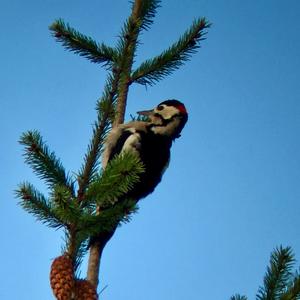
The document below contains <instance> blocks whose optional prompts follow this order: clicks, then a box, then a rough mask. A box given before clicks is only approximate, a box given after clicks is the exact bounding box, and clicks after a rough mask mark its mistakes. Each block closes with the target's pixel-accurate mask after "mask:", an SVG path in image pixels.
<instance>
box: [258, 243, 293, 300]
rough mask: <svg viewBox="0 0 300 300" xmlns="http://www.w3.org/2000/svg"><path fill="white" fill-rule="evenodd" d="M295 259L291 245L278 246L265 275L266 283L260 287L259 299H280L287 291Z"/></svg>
mask: <svg viewBox="0 0 300 300" xmlns="http://www.w3.org/2000/svg"><path fill="white" fill-rule="evenodd" d="M294 262H295V259H294V255H293V253H292V250H291V248H290V247H286V248H283V247H279V248H276V249H275V250H274V251H273V253H272V254H271V258H270V265H269V266H268V268H267V272H266V275H265V277H264V285H263V286H262V287H260V288H259V291H258V294H257V295H256V298H257V299H258V300H274V299H279V297H280V295H281V294H282V293H284V292H285V289H286V287H287V286H288V284H289V281H290V279H291V277H292V273H291V269H292V267H293V265H294Z"/></svg>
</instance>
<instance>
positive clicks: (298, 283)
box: [280, 272, 300, 300]
mask: <svg viewBox="0 0 300 300" xmlns="http://www.w3.org/2000/svg"><path fill="white" fill-rule="evenodd" d="M299 299H300V275H299V273H298V272H296V274H295V276H294V278H293V280H292V282H291V284H290V285H289V286H288V287H287V290H286V291H285V292H284V293H283V294H282V295H281V296H280V300H299Z"/></svg>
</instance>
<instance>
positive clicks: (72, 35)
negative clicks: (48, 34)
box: [49, 19, 117, 67]
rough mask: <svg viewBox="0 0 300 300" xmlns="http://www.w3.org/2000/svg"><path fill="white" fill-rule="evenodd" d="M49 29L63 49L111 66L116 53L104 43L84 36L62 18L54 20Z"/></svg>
mask: <svg viewBox="0 0 300 300" xmlns="http://www.w3.org/2000/svg"><path fill="white" fill-rule="evenodd" d="M49 29H50V30H51V31H52V32H53V35H54V37H55V38H56V40H57V41H58V42H60V43H62V45H63V46H64V48H65V49H67V50H69V51H72V52H74V53H76V54H79V55H80V56H83V57H85V58H87V59H88V60H90V61H91V62H93V63H97V64H104V65H105V66H109V67H111V66H112V64H113V62H114V60H115V59H116V56H117V53H116V51H115V50H114V49H113V48H112V47H109V46H107V45H105V44H104V43H101V44H100V43H97V42H96V41H94V40H93V39H92V38H91V37H88V36H85V35H83V34H81V33H80V32H78V31H76V30H75V29H74V28H72V27H70V26H69V25H68V24H65V22H64V21H63V20H62V19H59V20H57V21H55V22H54V23H53V24H52V25H51V26H50V27H49Z"/></svg>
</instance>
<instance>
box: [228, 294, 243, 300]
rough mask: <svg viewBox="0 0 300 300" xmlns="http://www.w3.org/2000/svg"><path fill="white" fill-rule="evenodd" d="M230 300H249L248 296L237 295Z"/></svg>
mask: <svg viewBox="0 0 300 300" xmlns="http://www.w3.org/2000/svg"><path fill="white" fill-rule="evenodd" d="M230 300H247V297H246V296H241V295H239V294H236V295H234V296H232V297H231V298H230Z"/></svg>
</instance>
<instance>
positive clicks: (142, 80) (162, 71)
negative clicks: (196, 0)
mask: <svg viewBox="0 0 300 300" xmlns="http://www.w3.org/2000/svg"><path fill="white" fill-rule="evenodd" d="M209 27H210V23H208V22H207V20H206V19H205V18H201V19H197V20H195V21H194V23H193V24H192V26H191V27H190V28H189V29H188V30H187V31H186V32H185V34H183V35H182V36H181V37H180V39H179V40H178V41H177V42H176V43H174V44H173V45H172V46H171V47H169V48H168V49H167V50H165V51H164V52H162V53H161V54H160V55H158V56H156V57H154V58H152V59H148V60H146V61H144V62H143V63H142V64H141V65H140V66H139V67H138V68H137V69H136V70H135V71H134V72H133V73H132V75H131V81H132V82H137V83H139V84H142V85H154V84H155V83H157V82H158V81H160V80H162V79H163V78H164V77H166V76H168V75H170V74H172V73H173V72H174V71H175V70H177V69H179V67H181V66H182V65H183V64H184V62H186V61H188V60H190V57H191V55H192V54H194V53H195V52H196V51H197V49H198V48H200V44H199V43H200V41H202V40H204V39H205V35H206V31H205V30H206V29H207V28H209Z"/></svg>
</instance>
